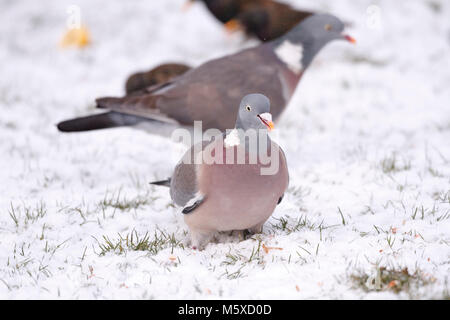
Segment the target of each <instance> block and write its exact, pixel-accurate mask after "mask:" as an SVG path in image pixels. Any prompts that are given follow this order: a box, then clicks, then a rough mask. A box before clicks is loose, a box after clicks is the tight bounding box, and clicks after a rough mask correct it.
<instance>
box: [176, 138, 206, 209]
mask: <svg viewBox="0 0 450 320" xmlns="http://www.w3.org/2000/svg"><path fill="white" fill-rule="evenodd" d="M209 143H210V142H209V141H203V142H200V143H198V144H196V145H194V146H192V147H191V148H190V149H189V150H188V151H186V153H185V154H184V156H183V157H182V158H181V160H180V162H178V164H177V165H176V167H175V170H174V173H173V175H172V178H171V181H170V196H171V197H172V200H173V201H174V202H175V203H176V204H177V205H179V206H182V207H184V206H185V205H186V204H188V203H189V202H191V203H192V201H193V200H195V201H198V200H199V199H200V198H201V197H199V194H198V185H197V170H198V165H196V164H194V157H195V155H196V151H202V150H203V149H204V148H205V147H206V146H207V145H208V144H209ZM196 146H197V147H196ZM199 147H200V148H199ZM197 149H198V150H197ZM197 153H198V152H197Z"/></svg>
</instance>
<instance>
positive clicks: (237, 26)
mask: <svg viewBox="0 0 450 320" xmlns="http://www.w3.org/2000/svg"><path fill="white" fill-rule="evenodd" d="M224 26H225V30H226V31H227V32H228V33H233V32H236V31H239V30H242V29H243V27H242V24H241V23H240V22H239V21H238V20H236V19H231V20H230V21H228V22H227V23H225V24H224Z"/></svg>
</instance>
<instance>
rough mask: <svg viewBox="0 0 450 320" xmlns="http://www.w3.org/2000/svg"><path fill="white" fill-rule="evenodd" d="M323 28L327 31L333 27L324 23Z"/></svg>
mask: <svg viewBox="0 0 450 320" xmlns="http://www.w3.org/2000/svg"><path fill="white" fill-rule="evenodd" d="M324 28H325V30H327V31H331V30H332V29H333V27H332V26H331V24H326V25H325V27H324Z"/></svg>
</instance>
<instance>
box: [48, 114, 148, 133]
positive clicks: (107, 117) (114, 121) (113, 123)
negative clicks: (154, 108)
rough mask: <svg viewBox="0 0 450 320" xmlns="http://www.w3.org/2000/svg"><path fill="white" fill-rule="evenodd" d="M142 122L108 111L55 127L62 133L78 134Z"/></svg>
mask: <svg viewBox="0 0 450 320" xmlns="http://www.w3.org/2000/svg"><path fill="white" fill-rule="evenodd" d="M143 120H144V119H143V118H141V117H138V116H134V115H128V114H121V113H118V112H114V111H109V112H106V113H101V114H95V115H92V116H87V117H81V118H75V119H71V120H66V121H63V122H60V123H58V125H57V127H58V130H59V131H62V132H79V131H89V130H97V129H106V128H114V127H121V126H132V125H135V124H138V123H139V122H141V121H143Z"/></svg>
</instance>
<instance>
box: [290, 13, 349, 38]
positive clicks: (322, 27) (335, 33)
mask: <svg viewBox="0 0 450 320" xmlns="http://www.w3.org/2000/svg"><path fill="white" fill-rule="evenodd" d="M344 27H345V25H344V23H343V22H342V21H341V20H340V19H339V18H337V17H335V16H333V15H331V14H314V15H312V16H310V17H308V18H306V19H305V20H303V21H302V22H301V23H299V24H298V25H297V26H296V27H295V28H294V29H292V31H291V34H290V36H291V37H292V40H294V41H295V40H296V39H298V40H300V41H301V42H304V41H306V42H310V43H312V42H317V43H320V44H321V45H322V46H323V45H325V44H327V43H328V42H330V41H332V40H346V41H350V42H352V43H354V42H355V39H353V38H352V37H350V36H348V35H346V34H344V33H343V31H344Z"/></svg>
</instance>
